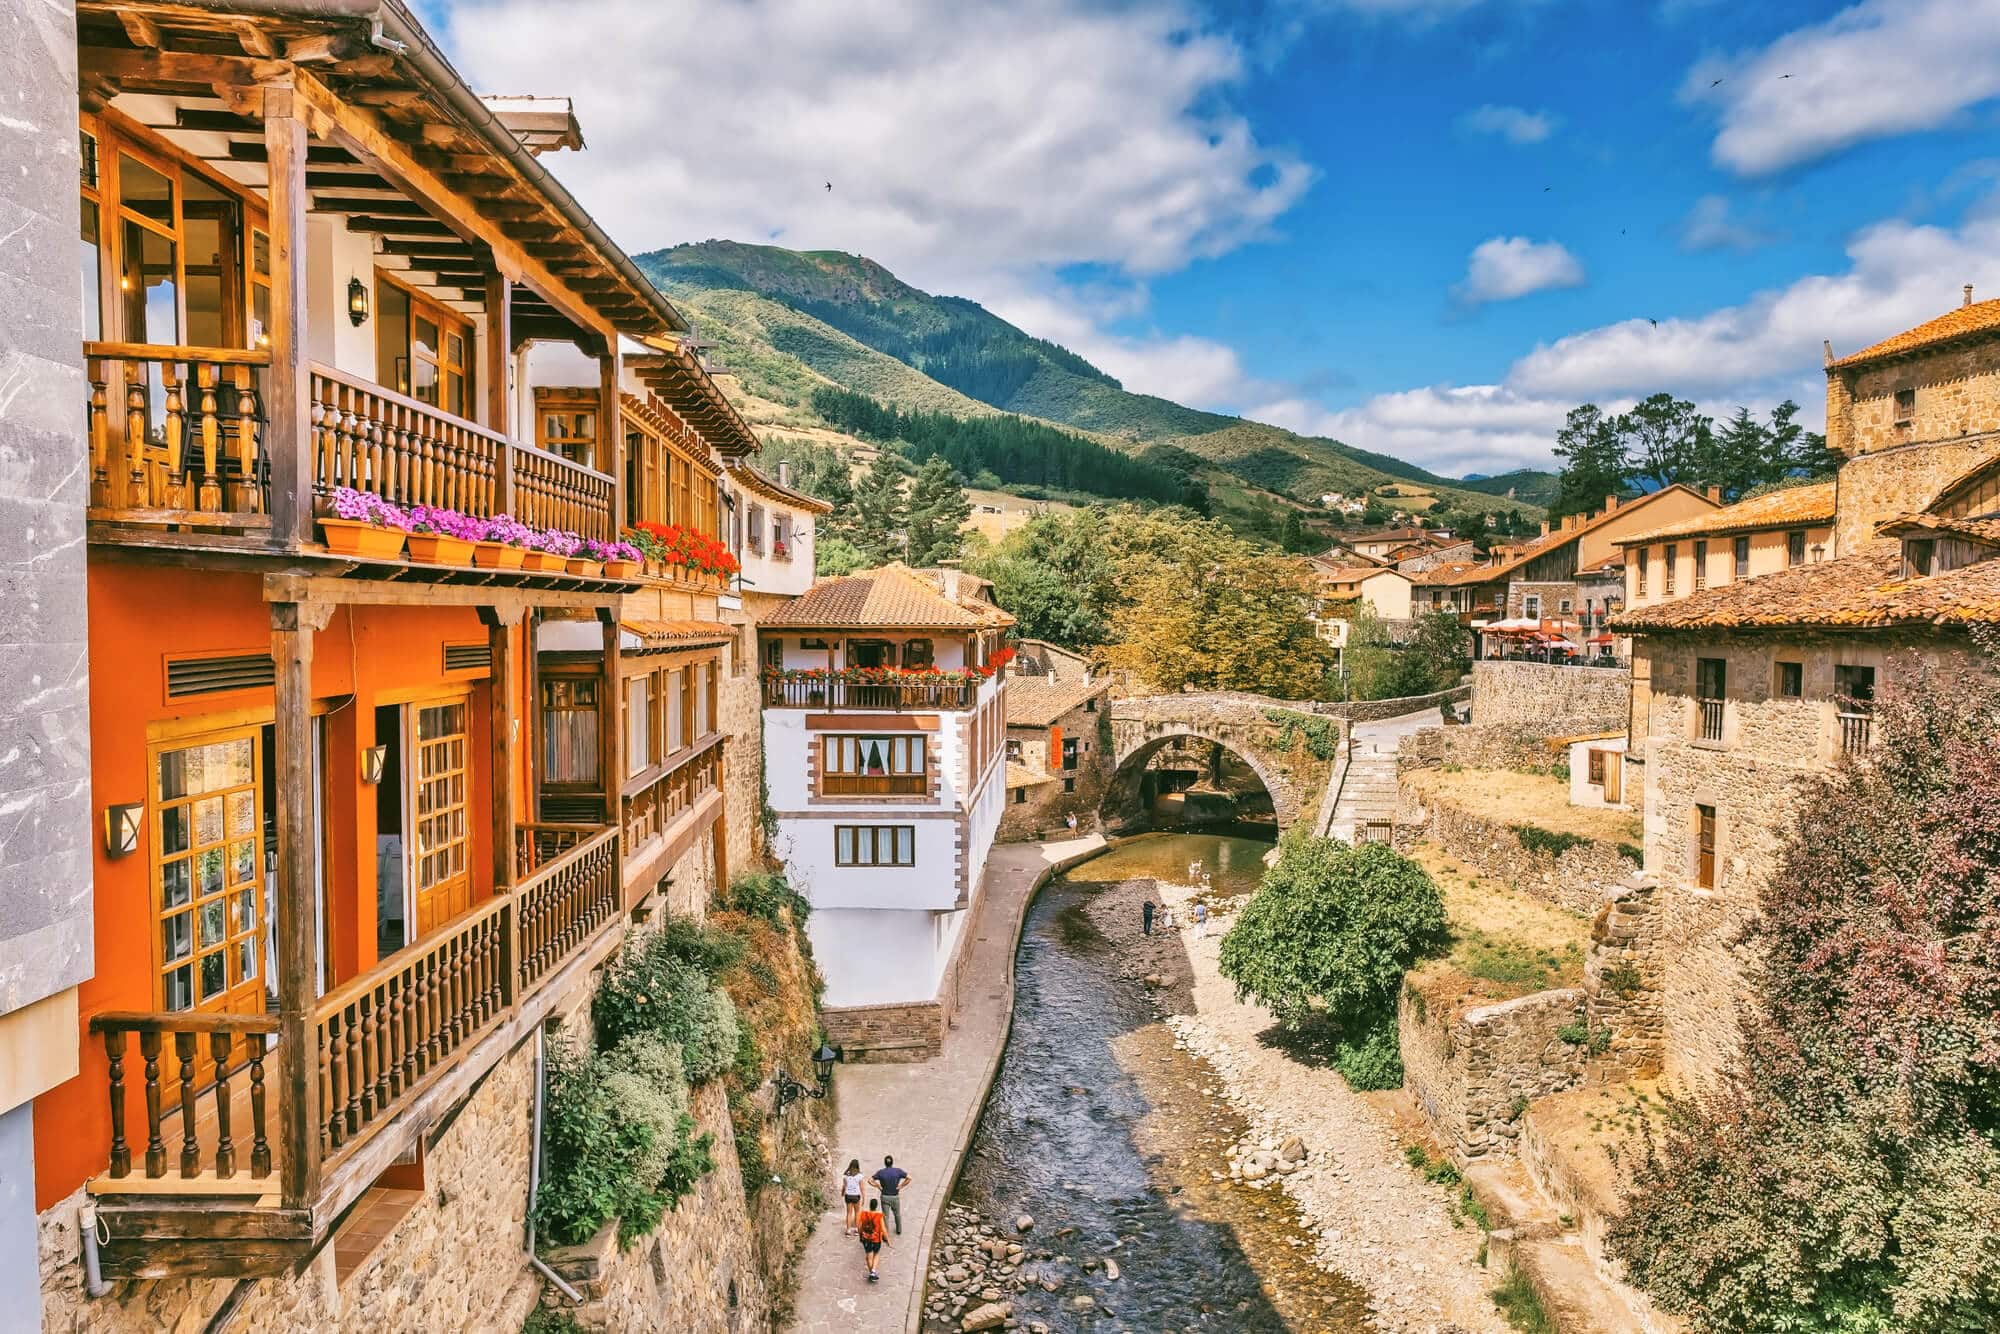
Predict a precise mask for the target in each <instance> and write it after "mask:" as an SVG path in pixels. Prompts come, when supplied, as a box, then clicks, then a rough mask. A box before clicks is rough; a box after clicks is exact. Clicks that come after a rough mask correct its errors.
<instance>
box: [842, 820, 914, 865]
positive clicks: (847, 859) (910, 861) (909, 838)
mask: <svg viewBox="0 0 2000 1334" xmlns="http://www.w3.org/2000/svg"><path fill="white" fill-rule="evenodd" d="M916 845H917V831H916V827H915V826H913V825H835V826H834V829H833V860H834V864H835V865H836V866H915V865H916V864H917V854H916Z"/></svg>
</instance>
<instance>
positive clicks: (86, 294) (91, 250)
mask: <svg viewBox="0 0 2000 1334" xmlns="http://www.w3.org/2000/svg"><path fill="white" fill-rule="evenodd" d="M97 229H98V218H97V201H96V200H95V199H86V200H84V201H83V244H82V246H81V256H82V260H83V337H84V341H85V342H91V343H94V342H96V341H97V340H98V339H100V338H102V337H104V297H103V291H102V289H101V288H100V287H99V286H98V283H99V281H100V270H99V267H98V265H99V263H100V261H101V259H102V255H101V253H100V246H101V244H102V243H101V241H100V240H99V238H98V231H97Z"/></svg>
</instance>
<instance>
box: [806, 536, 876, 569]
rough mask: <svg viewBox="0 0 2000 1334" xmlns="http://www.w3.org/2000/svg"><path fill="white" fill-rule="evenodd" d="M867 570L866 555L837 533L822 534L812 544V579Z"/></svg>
mask: <svg viewBox="0 0 2000 1334" xmlns="http://www.w3.org/2000/svg"><path fill="white" fill-rule="evenodd" d="M867 568H868V553H867V552H865V551H863V550H862V549H861V548H860V547H857V546H855V545H854V544H853V543H852V542H850V541H848V540H847V539H846V538H844V537H842V536H841V535H840V534H839V533H823V534H821V535H820V536H819V538H818V540H817V541H816V542H815V543H814V544H813V577H814V578H815V579H825V578H827V577H828V576H830V575H836V574H853V573H854V572H855V571H856V570H865V569H867Z"/></svg>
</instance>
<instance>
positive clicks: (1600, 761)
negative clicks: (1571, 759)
mask: <svg viewBox="0 0 2000 1334" xmlns="http://www.w3.org/2000/svg"><path fill="white" fill-rule="evenodd" d="M1607 753H1608V752H1606V751H1603V750H1600V749H1598V748H1597V747H1595V746H1592V747H1591V748H1590V749H1588V750H1586V751H1585V752H1584V755H1585V757H1586V758H1585V761H1584V763H1585V778H1584V781H1585V782H1587V783H1589V784H1591V785H1592V786H1593V787H1603V786H1604V757H1605V755H1606V754H1607Z"/></svg>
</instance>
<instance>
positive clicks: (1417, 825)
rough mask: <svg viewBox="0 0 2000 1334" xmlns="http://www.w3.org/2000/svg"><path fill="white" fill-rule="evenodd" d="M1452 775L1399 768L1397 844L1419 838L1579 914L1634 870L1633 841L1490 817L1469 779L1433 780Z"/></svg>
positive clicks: (1605, 898) (1607, 897)
mask: <svg viewBox="0 0 2000 1334" xmlns="http://www.w3.org/2000/svg"><path fill="white" fill-rule="evenodd" d="M1439 730H1443V729H1439ZM1419 735H1420V736H1421V735H1424V734H1421V733H1420V734H1419ZM1452 776H1453V775H1427V774H1426V773H1425V772H1424V771H1422V770H1418V771H1415V772H1410V771H1405V772H1404V773H1403V774H1402V779H1401V782H1400V783H1399V784H1398V787H1397V794H1396V816H1395V829H1396V842H1397V844H1398V846H1399V847H1403V848H1407V847H1408V845H1410V844H1411V843H1413V842H1415V841H1416V840H1418V839H1427V840H1429V841H1430V842H1432V843H1435V844H1437V846H1438V847H1440V848H1442V849H1443V850H1444V851H1445V852H1447V853H1449V854H1450V855H1451V856H1453V857H1456V858H1457V859H1458V860H1459V861H1461V862H1464V863H1465V864H1466V865H1467V866H1470V867H1472V868H1473V869H1474V870H1476V871H1478V872H1479V873H1480V874H1482V875H1486V876H1491V877H1492V878H1493V879H1495V880H1498V881H1500V882H1501V883H1503V884H1507V885H1511V886H1513V887H1514V888H1515V889H1518V890H1520V891H1521V892H1522V893H1524V894H1531V895H1533V896H1534V897H1535V898H1538V899H1540V900H1542V901H1543V902H1544V903H1550V904H1553V905H1555V906H1556V907H1558V908H1563V909H1567V910H1568V911H1570V912H1573V913H1579V914H1581V915H1583V916H1586V917H1588V916H1590V915H1592V914H1594V913H1596V912H1597V911H1598V910H1599V909H1600V908H1603V907H1604V906H1605V905H1606V904H1608V903H1610V902H1611V900H1612V896H1613V895H1614V894H1615V893H1616V892H1617V889H1618V887H1619V886H1620V885H1622V884H1623V883H1624V882H1625V881H1627V880H1629V879H1630V878H1631V877H1632V876H1633V875H1634V874H1635V873H1636V872H1637V871H1638V869H1639V848H1638V846H1637V845H1636V844H1635V843H1631V842H1627V841H1625V840H1624V839H1623V838H1599V837H1588V836H1584V835H1578V834H1573V833H1571V832H1569V831H1568V830H1566V829H1552V830H1551V829H1544V828H1542V827H1541V826H1540V825H1537V824H1534V823H1531V822H1530V821H1528V820H1527V819H1526V818H1525V817H1524V818H1523V819H1522V820H1520V821H1514V820H1510V819H1508V818H1507V817H1506V816H1505V814H1504V813H1503V814H1501V815H1498V816H1496V815H1495V813H1494V808H1493V804H1492V803H1486V804H1484V805H1482V804H1480V802H1481V794H1480V792H1479V790H1478V785H1477V784H1476V783H1469V784H1445V783H1442V782H1438V781H1435V780H1436V779H1437V778H1440V777H1452ZM1462 777H1466V778H1472V777H1474V775H1462ZM1454 789H1459V790H1454ZM1605 823H1607V824H1608V823H1609V821H1606V822H1605Z"/></svg>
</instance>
